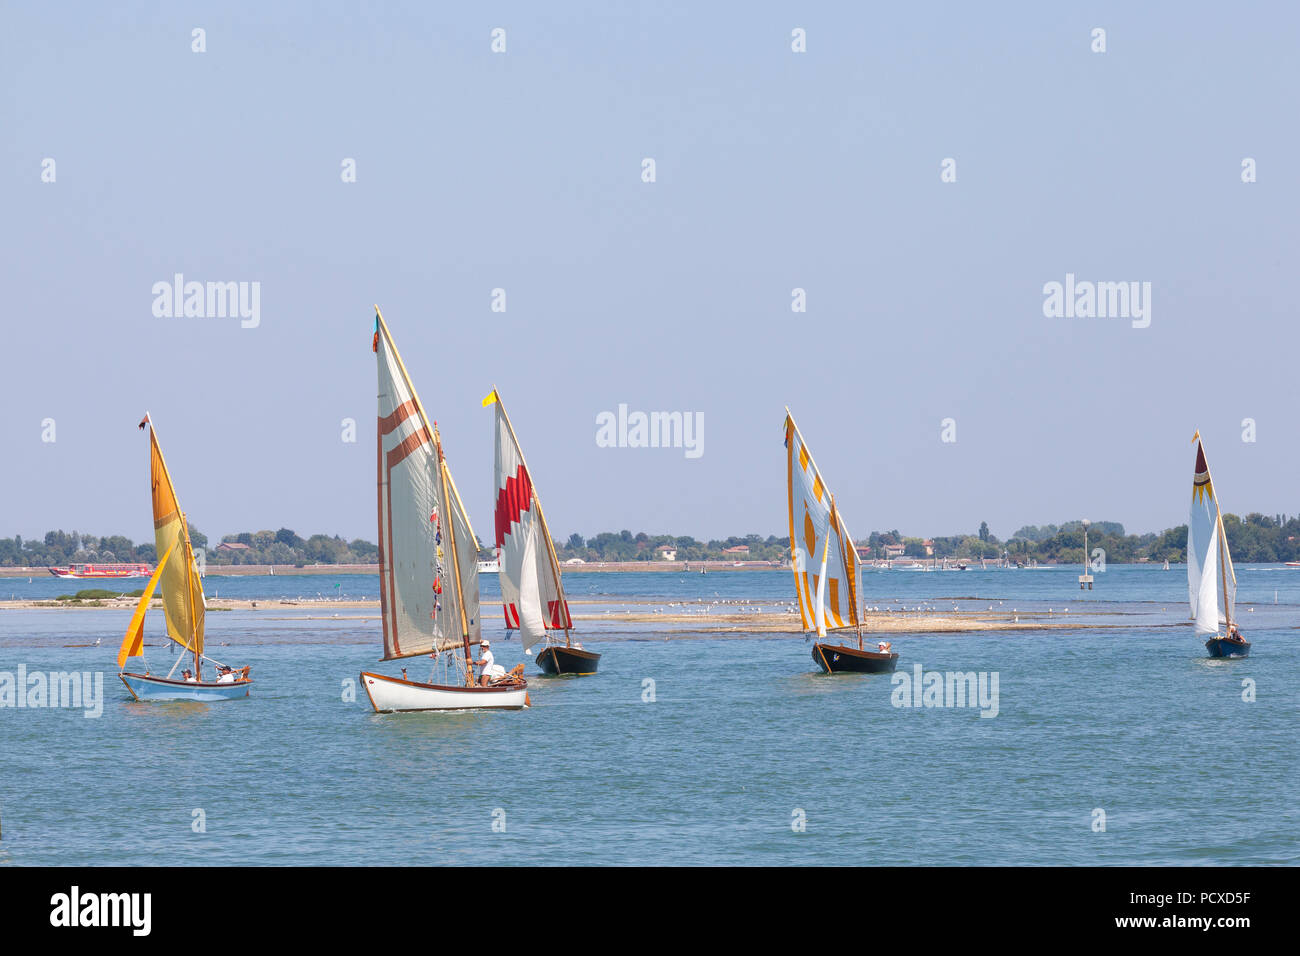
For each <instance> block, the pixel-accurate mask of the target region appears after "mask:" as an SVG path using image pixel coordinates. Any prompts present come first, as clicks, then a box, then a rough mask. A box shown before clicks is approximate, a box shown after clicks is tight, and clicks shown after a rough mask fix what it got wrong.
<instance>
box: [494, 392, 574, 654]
mask: <svg viewBox="0 0 1300 956" xmlns="http://www.w3.org/2000/svg"><path fill="white" fill-rule="evenodd" d="M492 394H493V395H495V396H496V400H497V405H499V406H500V407H501V417H502V418H504V419H505V421H506V428H507V429H508V430H509V432H510V440H511V441H513V442H514V443H515V452H516V453H517V454H518V455H519V461H520V462H522V463H523V466H524V471H526V472H528V493H529V496H530V497H531V499H532V503H533V506H534V507H535V508H537V519H538V521H540V522H541V524H542V534H543V535H545V537H546V553H547V555H548V556H549V557H550V559H551V573H552V574H554V575H555V591H556V597H557V599H558V600H559V602H560V606H559V612H560V613H561V614H563V615H564V620H565V621H569V613H568V610H569V603H568V601H566V600H565V599H564V583H563V582H562V581H561V580H560V559H559V557H557V556H556V554H555V542H554V541H552V540H551V529H550V527H549V526H548V525H547V524H546V515H545V514H544V513H543V512H542V502H541V499H540V498H538V497H537V486H536V485H535V484H533V472H532V470H531V469H530V468H529V467H528V461H527V459H525V458H524V449H523V447H522V446H521V445H520V444H519V436H518V435H516V434H515V426H514V425H513V424H511V422H510V413H509V412H507V411H506V405H505V402H503V401H501V395H500V394H499V393H498V392H497V387H496V386H495V385H493V386H492ZM570 623H572V622H570ZM564 646H565V647H572V646H573V642H572V640H571V639H570V637H569V629H568V628H567V627H566V628H565V629H564Z"/></svg>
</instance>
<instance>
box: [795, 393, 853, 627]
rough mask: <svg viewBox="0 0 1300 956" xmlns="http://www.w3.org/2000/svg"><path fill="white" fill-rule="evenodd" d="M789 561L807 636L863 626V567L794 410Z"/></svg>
mask: <svg viewBox="0 0 1300 956" xmlns="http://www.w3.org/2000/svg"><path fill="white" fill-rule="evenodd" d="M785 447H786V484H787V492H788V493H787V500H788V502H789V518H790V558H791V561H792V563H793V566H794V581H795V591H796V592H797V593H798V595H799V615H800V618H801V620H802V622H803V629H804V630H805V631H814V630H815V631H816V632H817V634H818V636H819V637H824V636H825V634H826V631H827V629H829V628H835V627H851V626H856V625H859V624H861V622H862V607H861V597H860V594H859V591H860V588H859V581H860V579H861V572H862V562H861V559H860V558H859V557H858V552H857V549H856V548H855V547H854V546H853V538H852V537H851V536H850V535H849V532H848V529H847V528H846V527H845V526H844V519H843V518H841V517H840V514H839V511H838V509H836V507H835V499H834V496H833V495H831V493H830V491H829V490H828V489H827V487H826V483H825V482H824V481H823V480H822V477H821V474H820V472H818V470H817V463H816V462H814V461H813V458H812V455H811V454H810V453H809V451H808V446H807V445H806V444H805V443H804V440H803V436H802V435H801V434H800V433H799V428H798V426H796V425H795V423H794V417H793V416H791V415H790V410H789V409H786V417H785Z"/></svg>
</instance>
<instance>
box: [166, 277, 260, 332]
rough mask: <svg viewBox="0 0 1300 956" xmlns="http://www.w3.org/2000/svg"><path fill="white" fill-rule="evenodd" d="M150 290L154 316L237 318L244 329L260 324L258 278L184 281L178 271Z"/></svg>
mask: <svg viewBox="0 0 1300 956" xmlns="http://www.w3.org/2000/svg"><path fill="white" fill-rule="evenodd" d="M151 291H152V293H153V297H154V299H153V314H154V317H155V318H159V319H180V318H186V319H224V318H232V319H233V318H239V319H241V320H242V321H241V322H240V323H239V324H240V326H241V327H243V328H245V329H255V328H257V327H258V326H259V325H261V324H262V283H260V282H186V281H185V276H184V275H182V274H181V273H179V272H178V273H176V274H175V275H174V276H172V281H171V282H165V281H163V282H155V283H154V284H153V289H152V290H151Z"/></svg>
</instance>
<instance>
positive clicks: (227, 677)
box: [217, 664, 235, 684]
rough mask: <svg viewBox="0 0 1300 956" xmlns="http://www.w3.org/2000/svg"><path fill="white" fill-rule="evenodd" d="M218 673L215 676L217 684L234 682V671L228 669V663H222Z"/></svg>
mask: <svg viewBox="0 0 1300 956" xmlns="http://www.w3.org/2000/svg"><path fill="white" fill-rule="evenodd" d="M220 675H221V676H219V677H218V678H217V683H218V684H233V683H234V682H235V672H234V671H232V670H231V669H230V665H229V664H222V665H221V671H220Z"/></svg>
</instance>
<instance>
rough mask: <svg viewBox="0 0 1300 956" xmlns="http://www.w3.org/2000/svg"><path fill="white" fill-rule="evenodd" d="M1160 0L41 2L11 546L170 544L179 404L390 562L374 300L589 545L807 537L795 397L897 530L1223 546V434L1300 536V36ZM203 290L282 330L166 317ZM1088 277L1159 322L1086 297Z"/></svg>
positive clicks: (1278, 22) (8, 349)
mask: <svg viewBox="0 0 1300 956" xmlns="http://www.w3.org/2000/svg"><path fill="white" fill-rule="evenodd" d="M1138 6H1139V5H1135V4H1127V3H1089V4H1073V5H1069V4H1055V3H1051V4H1045V3H1023V4H998V5H993V6H991V7H990V6H986V5H977V4H965V3H947V4H893V5H890V4H886V5H879V4H870V5H868V4H858V3H841V4H830V3H826V4H806V3H788V4H750V3H743V4H742V3H734V4H707V5H706V4H695V3H677V4H659V3H645V4H618V5H612V4H604V3H589V4H565V3H554V4H551V3H548V4H536V3H518V4H511V3H494V4H490V5H482V4H457V5H452V4H437V5H435V4H426V3H419V4H409V5H399V4H395V3H393V4H366V5H362V4H305V3H303V4H289V3H285V4H280V3H277V4H255V3H241V4H227V3H220V4H218V3H211V4H144V3H141V4H128V5H124V6H123V7H122V9H120V10H109V9H107V7H104V6H101V5H97V4H88V3H87V4H77V5H57V4H46V3H5V4H4V5H3V6H0V11H3V12H2V13H0V17H2V18H3V22H2V24H0V27H2V29H0V76H2V77H3V100H2V101H0V285H2V288H3V292H4V296H3V308H4V320H3V321H4V326H3V328H4V336H3V354H4V363H3V364H4V378H3V381H4V404H3V408H4V411H3V415H2V416H0V448H2V449H3V458H2V459H0V461H2V465H0V487H2V493H0V535H5V536H8V535H12V534H14V533H15V532H17V533H21V534H23V535H25V536H32V535H36V534H39V533H41V532H44V531H45V530H46V529H48V528H51V527H62V528H64V529H66V530H72V529H73V528H76V529H78V530H81V531H84V532H91V533H97V534H109V533H121V534H127V535H129V536H131V537H132V538H135V539H137V540H141V539H145V540H147V539H149V538H150V537H151V522H150V520H149V499H148V489H147V477H146V475H147V441H146V439H145V438H144V436H143V435H141V434H140V433H138V432H137V431H136V430H135V424H136V422H137V421H138V420H139V418H140V416H141V414H142V413H143V412H144V411H145V409H149V410H150V411H151V412H152V413H153V416H154V419H155V421H156V423H157V425H158V428H159V436H160V439H161V441H162V442H163V447H164V450H165V452H166V454H167V458H168V462H169V464H170V466H171V469H172V472H173V476H174V478H175V480H176V483H177V487H178V491H179V494H180V498H181V501H182V504H183V505H184V507H185V508H186V509H187V511H188V512H189V513H190V516H191V520H192V521H193V522H194V523H195V524H196V525H197V526H198V527H199V528H201V529H202V530H203V531H204V532H206V533H207V534H209V535H210V536H213V537H215V536H217V535H220V534H224V533H230V532H235V531H241V530H257V529H259V528H270V529H275V528H278V527H280V526H282V525H287V526H289V527H291V528H293V529H295V530H296V531H298V532H299V533H300V534H304V535H305V534H309V533H312V532H317V531H324V532H328V533H339V534H342V535H344V536H346V537H348V538H351V537H357V536H361V537H365V538H368V539H370V540H374V537H375V527H374V516H375V448H374V428H375V421H374V420H375V364H374V356H373V355H372V354H371V352H370V348H369V343H370V334H371V322H372V318H371V317H372V311H371V304H372V303H375V302H378V303H379V304H380V306H381V307H382V308H383V310H384V314H385V317H386V318H387V319H388V321H389V324H390V326H391V327H392V330H393V334H394V336H395V338H396V340H397V342H398V345H399V347H400V348H401V349H402V352H403V354H404V357H405V358H406V361H407V364H408V366H409V368H410V370H411V373H412V375H413V377H414V378H415V381H416V386H417V388H418V389H419V391H420V394H421V396H422V398H423V399H424V401H425V403H426V405H427V406H428V411H429V413H430V415H431V416H433V417H435V418H437V419H438V421H439V423H440V425H441V427H442V432H443V438H444V443H445V447H446V449H447V452H448V456H449V459H450V462H451V466H452V470H453V473H454V475H455V477H456V480H457V483H458V484H459V485H460V487H461V490H462V492H463V493H464V495H465V497H466V503H467V505H468V506H469V509H470V512H471V516H472V518H473V520H474V523H475V530H476V531H478V532H479V534H480V536H482V537H485V538H486V537H488V536H490V534H491V527H492V516H491V506H492V499H493V496H492V447H491V440H492V439H491V436H492V416H491V412H490V411H488V410H484V409H482V408H481V407H480V406H479V400H480V399H481V398H482V396H483V395H484V394H485V393H487V391H488V390H489V388H490V387H491V386H492V385H493V383H495V384H496V385H497V386H498V387H499V389H500V391H501V394H502V396H503V397H504V399H505V401H506V403H507V407H508V408H509V409H510V411H511V414H512V417H513V418H514V422H515V427H516V430H517V431H518V433H519V435H520V438H521V440H522V442H523V445H524V451H525V454H526V455H527V456H528V460H529V464H530V465H531V467H532V470H533V473H534V479H535V482H536V484H537V486H538V488H539V490H540V491H541V493H542V496H543V502H544V504H545V507H546V510H547V515H548V517H549V519H550V523H551V525H552V530H553V531H554V533H555V534H556V535H557V536H559V537H562V538H563V537H567V536H568V535H569V534H570V533H571V532H573V531H580V532H582V533H583V534H584V535H588V536H590V535H592V534H595V533H596V532H598V531H602V530H618V529H622V528H628V529H631V530H632V531H638V530H646V531H650V532H673V533H678V534H694V535H696V536H699V537H711V536H718V535H725V534H733V533H734V534H745V533H750V532H755V533H760V534H769V533H776V534H784V533H785V527H784V525H785V500H784V496H785V474H784V464H783V457H782V447H781V422H782V419H783V415H784V406H785V405H786V404H787V403H788V404H789V405H790V407H791V408H792V410H793V411H794V413H795V415H796V418H797V420H798V421H799V423H800V426H801V428H802V430H803V431H804V434H805V436H806V437H807V439H808V442H809V444H810V445H811V447H812V449H813V451H814V453H815V454H816V456H817V458H818V461H819V463H820V464H821V466H822V470H823V472H824V473H825V475H826V477H827V479H828V480H829V482H830V484H831V487H832V489H833V490H834V491H835V492H836V495H837V500H838V501H839V504H840V507H841V509H842V511H843V512H844V514H845V516H846V519H847V522H848V524H849V527H850V529H851V530H853V531H854V533H855V534H857V535H858V536H865V535H866V534H867V533H868V532H869V531H871V530H872V529H874V528H886V529H887V528H895V527H896V528H899V529H900V530H903V531H905V532H907V533H915V534H941V533H942V534H946V533H954V532H958V531H968V532H973V531H974V530H975V529H976V528H977V527H978V524H979V522H980V520H982V519H983V520H987V521H988V522H989V525H990V527H991V528H992V530H993V531H994V533H995V534H998V535H1000V536H1003V537H1005V536H1007V535H1009V534H1010V533H1011V532H1013V531H1014V530H1016V528H1018V527H1019V526H1020V525H1022V524H1040V523H1047V522H1053V523H1055V522H1059V521H1061V520H1066V519H1070V518H1074V517H1082V516H1087V517H1091V518H1092V519H1094V520H1099V519H1109V520H1118V521H1122V522H1124V524H1125V525H1126V526H1127V527H1128V528H1129V529H1130V530H1139V531H1141V530H1155V529H1160V528H1163V527H1167V526H1170V525H1174V524H1178V523H1181V522H1182V521H1184V520H1185V517H1186V503H1187V500H1188V494H1189V487H1188V486H1189V483H1190V478H1191V471H1192V463H1193V461H1192V446H1191V445H1190V443H1189V439H1190V438H1191V435H1192V432H1193V429H1194V428H1196V427H1198V426H1199V428H1200V429H1201V431H1202V433H1203V434H1204V436H1205V438H1206V442H1207V450H1208V453H1209V456H1210V464H1211V467H1212V468H1213V469H1214V472H1215V478H1216V482H1217V484H1218V485H1219V489H1220V492H1221V494H1222V496H1223V500H1224V504H1225V507H1227V508H1228V509H1229V510H1233V511H1238V512H1245V511H1248V510H1261V511H1265V512H1269V513H1273V512H1277V511H1288V512H1293V511H1297V510H1300V493H1298V492H1297V490H1296V488H1295V480H1296V474H1297V470H1296V456H1295V453H1294V448H1295V447H1296V442H1297V429H1296V424H1295V421H1296V417H1295V409H1296V402H1297V387H1298V386H1297V383H1296V380H1295V375H1294V371H1295V367H1296V357H1297V354H1298V353H1297V346H1300V323H1298V322H1297V316H1296V302H1297V292H1296V278H1295V276H1296V268H1295V267H1296V262H1297V260H1298V259H1300V240H1298V238H1297V232H1298V229H1300V226H1298V225H1297V210H1300V189H1298V188H1297V181H1296V174H1295V173H1296V168H1297V163H1298V162H1300V157H1298V156H1297V153H1298V152H1300V133H1298V131H1297V124H1296V117H1297V116H1300V102H1298V100H1300V66H1297V59H1298V58H1297V56H1296V45H1297V38H1298V37H1300V14H1297V12H1296V8H1295V7H1293V6H1290V5H1284V4H1280V3H1274V4H1258V5H1251V4H1244V5H1232V6H1228V7H1225V6H1222V5H1210V4H1181V3H1180V4H1174V3H1169V4H1142V5H1140V7H1141V9H1135V7H1138ZM194 27H202V28H203V29H205V30H206V42H207V52H206V53H203V54H195V53H192V52H191V30H192V29H193V28H194ZM494 27H503V28H505V30H506V31H507V33H506V39H507V52H506V53H505V54H504V55H500V54H493V53H492V52H491V50H490V48H489V45H490V39H491V38H490V33H491V30H492V29H493V28H494ZM795 27H802V28H804V29H805V30H806V31H807V38H808V39H807V45H808V52H807V53H805V54H801V55H800V54H794V53H792V52H791V50H790V33H791V30H792V29H793V28H795ZM1094 27H1103V28H1105V29H1106V31H1107V47H1108V49H1107V52H1106V53H1104V54H1095V53H1093V52H1091V50H1090V43H1091V39H1090V32H1091V30H1092V29H1093V28H1094ZM46 157H50V158H53V159H54V160H55V161H56V163H57V166H56V175H57V181H56V182H55V183H53V184H50V183H42V182H41V163H42V160H43V159H44V158H46ZM345 157H351V158H354V159H355V160H356V162H357V174H358V181H357V182H356V183H353V184H344V183H343V182H341V179H340V164H341V163H342V161H343V159H344V158H345ZM644 157H653V158H654V159H655V160H656V163H657V178H658V181H657V182H655V183H654V184H645V183H642V182H641V178H640V172H641V160H642V159H643V158H644ZM945 157H954V158H955V159H956V160H957V172H958V180H957V182H956V183H953V184H944V183H941V182H940V177H939V172H940V163H941V162H942V160H943V159H944V158H945ZM1243 157H1253V158H1255V159H1256V161H1257V163H1258V179H1259V181H1258V182H1256V183H1253V184H1249V185H1248V184H1243V183H1242V182H1241V175H1240V174H1241V161H1242V159H1243ZM176 272H181V273H184V274H185V276H186V277H187V278H188V279H195V280H199V281H208V280H219V281H258V282H260V283H261V325H260V327H258V328H256V329H242V328H240V326H239V323H238V321H237V320H231V319H167V318H162V319H160V318H155V317H154V316H153V314H152V311H151V306H152V302H153V295H152V293H151V287H152V285H153V283H155V282H158V281H167V280H170V278H171V276H172V275H173V273H176ZM1067 272H1073V273H1075V274H1076V275H1077V276H1078V277H1079V278H1080V279H1092V280H1105V281H1120V280H1138V281H1149V282H1151V283H1152V287H1153V292H1152V295H1153V302H1152V323H1151V326H1150V327H1149V328H1147V329H1133V328H1131V327H1130V325H1129V323H1128V322H1127V321H1124V320H1116V319H1105V320H1103V319H1049V318H1045V317H1044V315H1043V310H1042V305H1043V298H1044V297H1043V292H1042V287H1043V284H1044V283H1046V282H1050V281H1053V280H1055V281H1063V280H1064V277H1065V274H1066V273H1067ZM497 287H501V288H504V289H505V290H506V293H507V305H508V311H507V312H506V313H505V314H504V315H502V314H496V313H493V312H492V311H491V310H490V295H491V290H492V289H494V288H497ZM794 287H802V288H804V289H806V290H807V295H808V312H807V314H806V315H805V316H794V315H793V314H792V313H791V311H790V295H791V289H793V288H794ZM795 320H801V321H802V322H803V326H802V328H799V322H798V321H795ZM620 403H626V404H628V405H629V406H630V407H631V408H632V409H643V410H647V411H648V410H655V409H659V410H680V411H689V412H702V413H703V414H704V419H705V435H704V440H705V444H704V454H703V456H702V457H701V458H699V459H695V460H690V459H687V458H686V457H685V455H684V454H683V453H682V452H681V451H680V450H656V449H608V448H599V447H597V445H596V441H595V434H596V425H595V419H596V416H597V415H598V414H599V413H600V412H602V411H605V410H611V411H612V410H615V409H617V407H618V405H619V404H620ZM948 417H951V418H954V419H955V420H956V422H957V439H958V440H957V442H956V443H954V444H944V443H942V442H941V441H940V422H941V420H942V419H944V418H948ZM1246 417H1250V418H1254V419H1255V420H1256V422H1257V424H1258V441H1257V442H1255V443H1253V444H1248V443H1243V442H1242V441H1241V426H1240V422H1241V420H1242V419H1243V418H1246ZM46 418H53V419H54V420H55V422H56V428H57V432H56V435H57V440H56V441H55V442H54V443H53V444H49V443H44V442H42V441H41V434H42V426H41V422H42V420H43V419H46ZM344 418H354V419H356V420H357V423H358V441H357V442H356V443H355V444H347V443H344V442H342V441H341V440H340V431H341V429H340V421H341V420H342V419H344Z"/></svg>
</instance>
